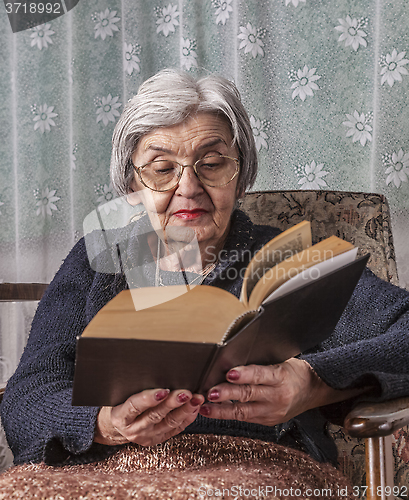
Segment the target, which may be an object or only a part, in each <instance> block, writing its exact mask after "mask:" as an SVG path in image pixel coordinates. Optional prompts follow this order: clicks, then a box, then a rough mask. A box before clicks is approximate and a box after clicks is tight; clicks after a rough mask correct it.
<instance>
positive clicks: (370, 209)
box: [240, 190, 409, 500]
mask: <svg viewBox="0 0 409 500" xmlns="http://www.w3.org/2000/svg"><path fill="white" fill-rule="evenodd" d="M240 208H241V209H242V210H244V211H245V212H246V213H247V214H248V215H249V216H250V218H251V219H252V220H253V222H255V223H257V224H267V225H271V226H275V227H279V228H280V229H282V230H285V229H287V228H288V227H290V226H292V225H294V224H297V223H298V222H301V221H302V220H310V221H311V227H312V233H313V238H314V239H316V240H321V239H323V238H325V237H327V236H329V235H331V234H335V235H336V236H340V237H341V238H343V239H346V240H348V241H351V242H352V243H353V244H354V245H355V246H357V247H359V251H360V252H362V253H367V252H369V253H370V254H371V258H370V260H369V263H368V266H369V268H370V269H371V270H372V271H373V272H374V273H375V274H376V275H377V276H379V277H380V278H382V279H384V280H386V281H389V282H391V283H393V284H395V285H397V284H398V275H397V270H396V261H395V252H394V247H393V238H392V231H391V224H390V214H389V207H388V203H387V200H386V198H385V197H384V196H383V195H380V194H373V193H353V192H341V191H321V190H320V191H265V192H255V193H249V194H247V195H246V197H245V198H244V200H242V201H241V203H240ZM408 424H409V398H402V399H399V400H395V401H390V402H387V403H382V404H378V405H359V406H358V407H356V408H355V409H354V410H353V411H352V412H351V413H350V414H349V415H348V416H347V418H346V420H345V422H344V428H343V429H339V428H336V427H335V426H332V427H331V432H332V434H333V436H334V438H335V441H336V443H337V446H338V450H339V455H340V464H339V465H340V468H341V470H342V471H343V472H344V474H345V475H347V476H349V477H350V479H351V482H352V484H353V485H364V484H365V476H366V486H367V487H368V490H367V491H366V498H367V499H368V500H372V499H375V498H388V497H390V498H393V495H392V493H393V489H392V487H393V486H394V484H395V486H396V488H395V492H396V491H397V492H400V491H402V489H401V488H406V487H407V485H408V484H409V431H408V428H407V427H406V426H407V425H408ZM398 430H399V432H398V433H396V431H398ZM344 431H346V432H347V435H345V432H344ZM393 433H396V434H395V435H393ZM352 437H353V438H360V441H359V440H356V439H355V440H351V438H352ZM362 439H365V449H366V451H365V455H366V468H365V466H364V450H363V444H362ZM392 444H393V448H392ZM392 452H393V453H392ZM394 462H395V463H394ZM395 464H396V466H395V467H394V465H395ZM394 468H395V474H393V469H394ZM393 476H394V477H393ZM394 481H395V482H394ZM388 487H389V488H388ZM362 491H364V489H362ZM377 492H379V493H380V495H379V496H377ZM389 492H390V493H391V494H390V495H389ZM407 494H408V492H406V495H407Z"/></svg>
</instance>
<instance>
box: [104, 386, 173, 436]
mask: <svg viewBox="0 0 409 500" xmlns="http://www.w3.org/2000/svg"><path fill="white" fill-rule="evenodd" d="M169 394H170V391H169V389H150V390H146V391H142V392H140V393H138V394H134V395H132V396H131V397H129V398H128V399H127V400H126V401H125V403H123V404H121V405H118V406H115V407H113V408H112V412H111V417H112V419H113V420H115V421H116V422H117V423H118V424H119V425H120V426H121V427H122V426H123V427H126V426H128V425H130V424H131V423H132V422H133V421H134V420H135V419H136V418H137V417H138V416H139V415H142V414H143V413H144V412H145V411H146V410H148V409H149V408H152V407H155V406H157V405H159V404H160V403H161V402H162V401H164V400H166V399H167V398H168V396H169Z"/></svg>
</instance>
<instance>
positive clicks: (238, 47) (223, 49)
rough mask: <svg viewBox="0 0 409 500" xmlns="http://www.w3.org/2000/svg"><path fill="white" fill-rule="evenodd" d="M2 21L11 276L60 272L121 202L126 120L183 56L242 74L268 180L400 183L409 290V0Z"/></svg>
mask: <svg viewBox="0 0 409 500" xmlns="http://www.w3.org/2000/svg"><path fill="white" fill-rule="evenodd" d="M0 27H1V33H2V43H1V45H0V61H1V66H2V71H1V73H0V92H1V97H2V99H1V104H0V132H1V137H2V141H1V143H0V151H1V154H0V222H1V238H0V249H1V262H0V280H4V281H49V280H50V279H52V276H53V275H54V274H55V272H56V270H57V269H58V267H59V265H60V263H61V261H62V259H63V258H64V256H65V255H66V254H67V253H68V251H69V250H70V248H71V247H72V246H73V245H74V243H75V242H76V241H77V240H78V239H79V238H80V237H81V235H82V232H83V220H84V218H85V216H86V215H87V214H89V213H90V212H91V211H92V210H94V209H95V208H96V207H97V206H99V205H101V204H105V203H107V202H109V201H111V200H112V202H111V203H109V204H108V205H106V207H107V208H106V210H108V211H109V210H116V207H117V204H116V202H115V201H113V200H114V198H115V194H114V192H113V189H112V186H111V184H110V181H109V172H108V170H109V161H110V147H111V135H112V132H113V128H114V126H115V122H116V120H117V119H118V116H119V115H120V113H121V111H122V109H123V106H124V103H126V102H127V100H128V99H129V98H130V97H131V96H132V95H133V94H134V93H136V91H137V89H138V87H139V85H140V84H141V83H142V82H143V81H144V80H145V79H146V78H148V77H149V76H151V75H152V74H154V73H155V72H157V71H158V70H160V69H162V68H165V67H176V68H181V69H183V70H185V71H188V72H191V73H192V74H194V75H206V74H208V73H210V72H216V73H219V74H221V75H223V76H225V77H227V78H229V79H231V80H233V81H234V82H235V83H236V84H237V86H238V88H239V90H240V92H241V94H242V98H243V102H244V104H245V106H246V108H247V110H248V112H249V115H250V120H251V124H252V127H253V133H254V136H255V140H256V145H257V150H258V153H259V163H260V172H259V175H258V179H257V182H256V185H255V186H254V189H257V190H265V189H283V190H284V189H320V188H325V189H334V190H353V191H371V192H380V193H383V194H385V195H386V196H387V198H388V200H389V203H390V206H391V211H392V216H393V223H394V236H395V246H396V249H397V262H398V270H399V274H400V280H401V284H402V285H404V286H409V266H408V264H407V262H408V258H409V244H408V243H409V235H408V231H407V227H408V224H407V218H408V212H409V201H408V198H409V182H408V176H409V29H408V28H409V3H408V2H407V1H406V0H394V2H389V1H386V0H354V1H352V0H338V1H337V2H322V1H321V0H110V1H109V2H108V1H107V0H82V1H80V2H79V3H78V5H77V6H76V7H75V8H73V9H72V10H71V11H70V12H68V13H67V14H65V15H63V16H61V17H59V18H57V19H55V20H54V21H51V22H48V23H46V24H43V25H40V26H36V27H35V28H32V29H29V30H26V31H23V32H19V33H16V34H13V33H12V31H11V28H10V24H9V21H8V18H7V15H6V11H5V9H3V8H2V7H0ZM16 314H17V315H18V314H20V313H15V312H13V311H11V312H9V313H7V314H6V313H4V314H2V318H1V323H0V326H1V346H2V347H1V358H0V361H1V363H0V368H1V367H7V369H6V368H4V369H3V373H2V377H3V379H6V378H7V377H8V376H9V375H10V373H11V372H12V370H13V369H14V368H15V364H16V362H17V359H18V355H17V354H15V353H14V352H15V351H16V350H17V351H19V349H21V346H22V344H23V343H24V341H23V340H21V338H19V340H16V343H17V344H16V345H17V347H16V346H14V347H13V346H12V347H10V345H9V344H10V342H9V340H5V339H6V336H7V335H11V333H10V332H9V331H8V330H6V327H7V328H9V326H10V324H13V325H15V324H17V323H18V322H17V321H16V320H15V316H16ZM9 315H11V316H9ZM13 318H14V319H13ZM20 323H21V322H20ZM20 323H19V326H20V327H21V324H20ZM6 332H7V333H6ZM19 335H20V336H21V335H22V334H21V332H20V333H19ZM24 335H26V333H24ZM16 338H17V337H16ZM9 349H11V351H9ZM17 351H16V352H17ZM9 352H13V354H12V356H11V357H10V355H9Z"/></svg>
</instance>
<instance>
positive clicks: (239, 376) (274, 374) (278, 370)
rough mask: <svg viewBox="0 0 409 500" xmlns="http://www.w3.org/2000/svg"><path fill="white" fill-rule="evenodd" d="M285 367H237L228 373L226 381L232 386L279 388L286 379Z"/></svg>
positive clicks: (282, 365)
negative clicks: (249, 385)
mask: <svg viewBox="0 0 409 500" xmlns="http://www.w3.org/2000/svg"><path fill="white" fill-rule="evenodd" d="M285 367H286V365H285V364H284V363H281V364H277V365H268V366H261V365H248V366H237V367H235V368H232V369H231V370H229V371H228V372H227V374H226V379H227V380H228V381H229V382H230V383H231V384H253V385H269V386H279V385H281V384H282V383H283V379H284V377H285Z"/></svg>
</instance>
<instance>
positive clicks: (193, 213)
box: [173, 208, 207, 220]
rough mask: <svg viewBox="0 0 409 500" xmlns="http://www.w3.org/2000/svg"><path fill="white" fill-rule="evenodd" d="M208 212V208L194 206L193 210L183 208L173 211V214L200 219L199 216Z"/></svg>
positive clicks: (181, 217)
mask: <svg viewBox="0 0 409 500" xmlns="http://www.w3.org/2000/svg"><path fill="white" fill-rule="evenodd" d="M206 213H207V210H204V209H203V208H194V209H193V210H187V209H181V210H178V211H177V212H173V215H174V216H175V217H178V218H179V219H184V220H190V219H198V218H199V217H201V216H202V215H204V214H206Z"/></svg>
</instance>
